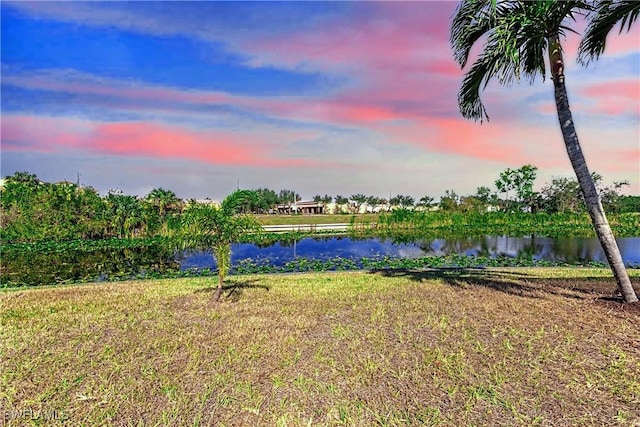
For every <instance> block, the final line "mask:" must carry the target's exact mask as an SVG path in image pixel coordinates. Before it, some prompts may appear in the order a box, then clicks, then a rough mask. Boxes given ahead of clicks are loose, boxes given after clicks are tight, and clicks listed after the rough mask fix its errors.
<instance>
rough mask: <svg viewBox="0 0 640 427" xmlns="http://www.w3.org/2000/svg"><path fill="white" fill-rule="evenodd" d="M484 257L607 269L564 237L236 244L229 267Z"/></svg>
mask: <svg viewBox="0 0 640 427" xmlns="http://www.w3.org/2000/svg"><path fill="white" fill-rule="evenodd" d="M617 242H618V246H619V248H620V251H621V253H622V259H623V261H624V262H625V264H626V265H629V266H636V267H637V266H640V237H627V238H619V239H617ZM448 255H464V256H474V257H478V256H483V257H490V258H496V257H510V258H525V259H532V260H539V261H549V262H553V263H568V264H578V263H579V264H583V263H590V262H596V263H604V264H606V262H607V260H606V258H605V256H604V253H603V252H602V248H601V247H600V243H599V242H598V239H596V238H580V237H563V238H553V239H552V238H547V237H539V236H528V237H507V236H486V237H473V238H472V237H465V238H457V239H416V240H414V241H412V242H408V243H401V242H395V241H394V240H393V239H378V238H369V239H353V238H350V237H326V238H317V237H313V238H311V237H309V238H305V239H301V240H298V241H291V242H277V243H275V244H273V245H271V246H268V247H258V246H256V245H254V244H237V245H234V246H233V248H232V256H231V258H232V259H231V261H232V264H234V265H237V264H238V263H239V262H241V261H243V260H248V259H250V260H252V261H253V262H254V263H257V264H262V265H264V264H270V265H274V266H283V265H285V264H286V263H288V262H291V261H293V260H295V259H297V258H306V259H314V260H320V261H326V260H330V259H334V258H338V257H339V258H342V259H349V260H353V261H359V260H360V259H362V258H382V257H391V258H407V259H415V258H421V257H427V256H448ZM180 268H181V269H182V270H186V269H203V268H205V269H215V268H216V265H215V261H214V260H213V257H212V256H211V253H210V252H203V251H198V252H193V253H190V254H187V255H186V256H185V257H184V258H183V259H182V260H181V262H180Z"/></svg>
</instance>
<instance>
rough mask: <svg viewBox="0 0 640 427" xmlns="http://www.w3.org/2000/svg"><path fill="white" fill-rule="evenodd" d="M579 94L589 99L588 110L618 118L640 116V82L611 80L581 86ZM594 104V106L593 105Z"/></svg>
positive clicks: (634, 80)
mask: <svg viewBox="0 0 640 427" xmlns="http://www.w3.org/2000/svg"><path fill="white" fill-rule="evenodd" d="M579 93H580V94H581V95H583V96H585V97H587V98H589V101H590V102H589V110H590V111H592V112H594V113H599V114H606V115H611V116H618V115H620V114H631V115H635V116H636V117H637V116H638V115H639V114H640V109H639V107H640V80H637V79H626V80H612V81H607V82H600V83H591V84H587V85H584V86H582V87H581V88H580V89H579ZM594 104H595V105H594Z"/></svg>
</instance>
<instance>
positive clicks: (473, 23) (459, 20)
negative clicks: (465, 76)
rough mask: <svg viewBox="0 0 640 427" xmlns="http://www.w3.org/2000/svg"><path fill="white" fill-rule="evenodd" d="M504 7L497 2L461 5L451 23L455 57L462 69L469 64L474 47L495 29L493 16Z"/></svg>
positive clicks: (478, 0)
mask: <svg viewBox="0 0 640 427" xmlns="http://www.w3.org/2000/svg"><path fill="white" fill-rule="evenodd" d="M501 8H504V5H500V6H498V3H497V2H496V0H471V1H463V2H461V3H460V5H459V6H458V8H457V9H456V12H455V13H454V15H453V17H452V21H451V35H450V41H451V48H452V49H453V57H454V59H455V61H456V62H457V63H458V64H460V66H461V67H462V68H464V67H465V65H466V64H467V60H468V59H469V53H470V52H471V48H472V47H473V45H474V44H475V43H476V42H477V41H478V40H479V39H480V38H481V37H482V36H483V35H485V34H486V33H487V32H488V31H490V30H491V28H492V27H493V25H494V24H493V16H495V14H496V13H497V11H498V10H500V9H501Z"/></svg>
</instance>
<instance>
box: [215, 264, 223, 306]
mask: <svg viewBox="0 0 640 427" xmlns="http://www.w3.org/2000/svg"><path fill="white" fill-rule="evenodd" d="M223 283H224V276H223V274H222V272H221V271H218V288H217V289H216V291H215V293H214V294H213V301H218V300H220V295H222V284H223Z"/></svg>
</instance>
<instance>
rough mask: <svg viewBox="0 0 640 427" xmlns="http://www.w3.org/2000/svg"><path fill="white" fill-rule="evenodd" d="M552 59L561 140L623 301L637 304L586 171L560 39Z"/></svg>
mask: <svg viewBox="0 0 640 427" xmlns="http://www.w3.org/2000/svg"><path fill="white" fill-rule="evenodd" d="M549 59H550V64H551V71H552V79H553V86H554V96H555V100H556V108H557V111H558V120H559V122H560V129H561V131H562V138H563V139H564V145H565V147H566V149H567V154H568V155H569V160H570V161H571V166H573V170H574V172H575V174H576V177H577V178H578V183H579V184H580V190H581V191H582V195H583V196H584V200H585V203H586V205H587V210H588V211H589V216H590V217H591V222H592V224H593V227H594V228H595V231H596V235H597V236H598V240H599V241H600V245H601V246H602V250H603V251H604V254H605V256H606V257H607V261H608V262H609V267H611V271H612V272H613V276H614V277H615V279H616V283H617V284H618V289H619V290H620V292H621V293H622V297H623V298H624V301H625V302H628V303H629V302H636V301H638V297H637V295H636V293H635V291H634V290H633V286H632V285H631V281H630V280H629V275H628V274H627V270H626V269H625V267H624V263H623V261H622V256H621V255H620V249H619V248H618V244H617V243H616V240H615V238H614V237H613V233H612V232H611V227H610V226H609V221H607V217H606V215H605V213H604V209H603V208H602V202H601V201H600V196H599V195H598V191H597V189H596V186H595V183H594V182H593V178H592V177H591V173H590V172H589V169H588V168H587V163H586V160H585V158H584V154H583V153H582V149H581V148H580V142H579V141H578V135H577V134H576V130H575V127H574V124H573V118H572V116H571V110H570V108H569V99H568V97H567V88H566V87H565V84H564V62H563V59H562V48H561V46H560V41H559V38H558V37H552V38H550V39H549Z"/></svg>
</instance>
